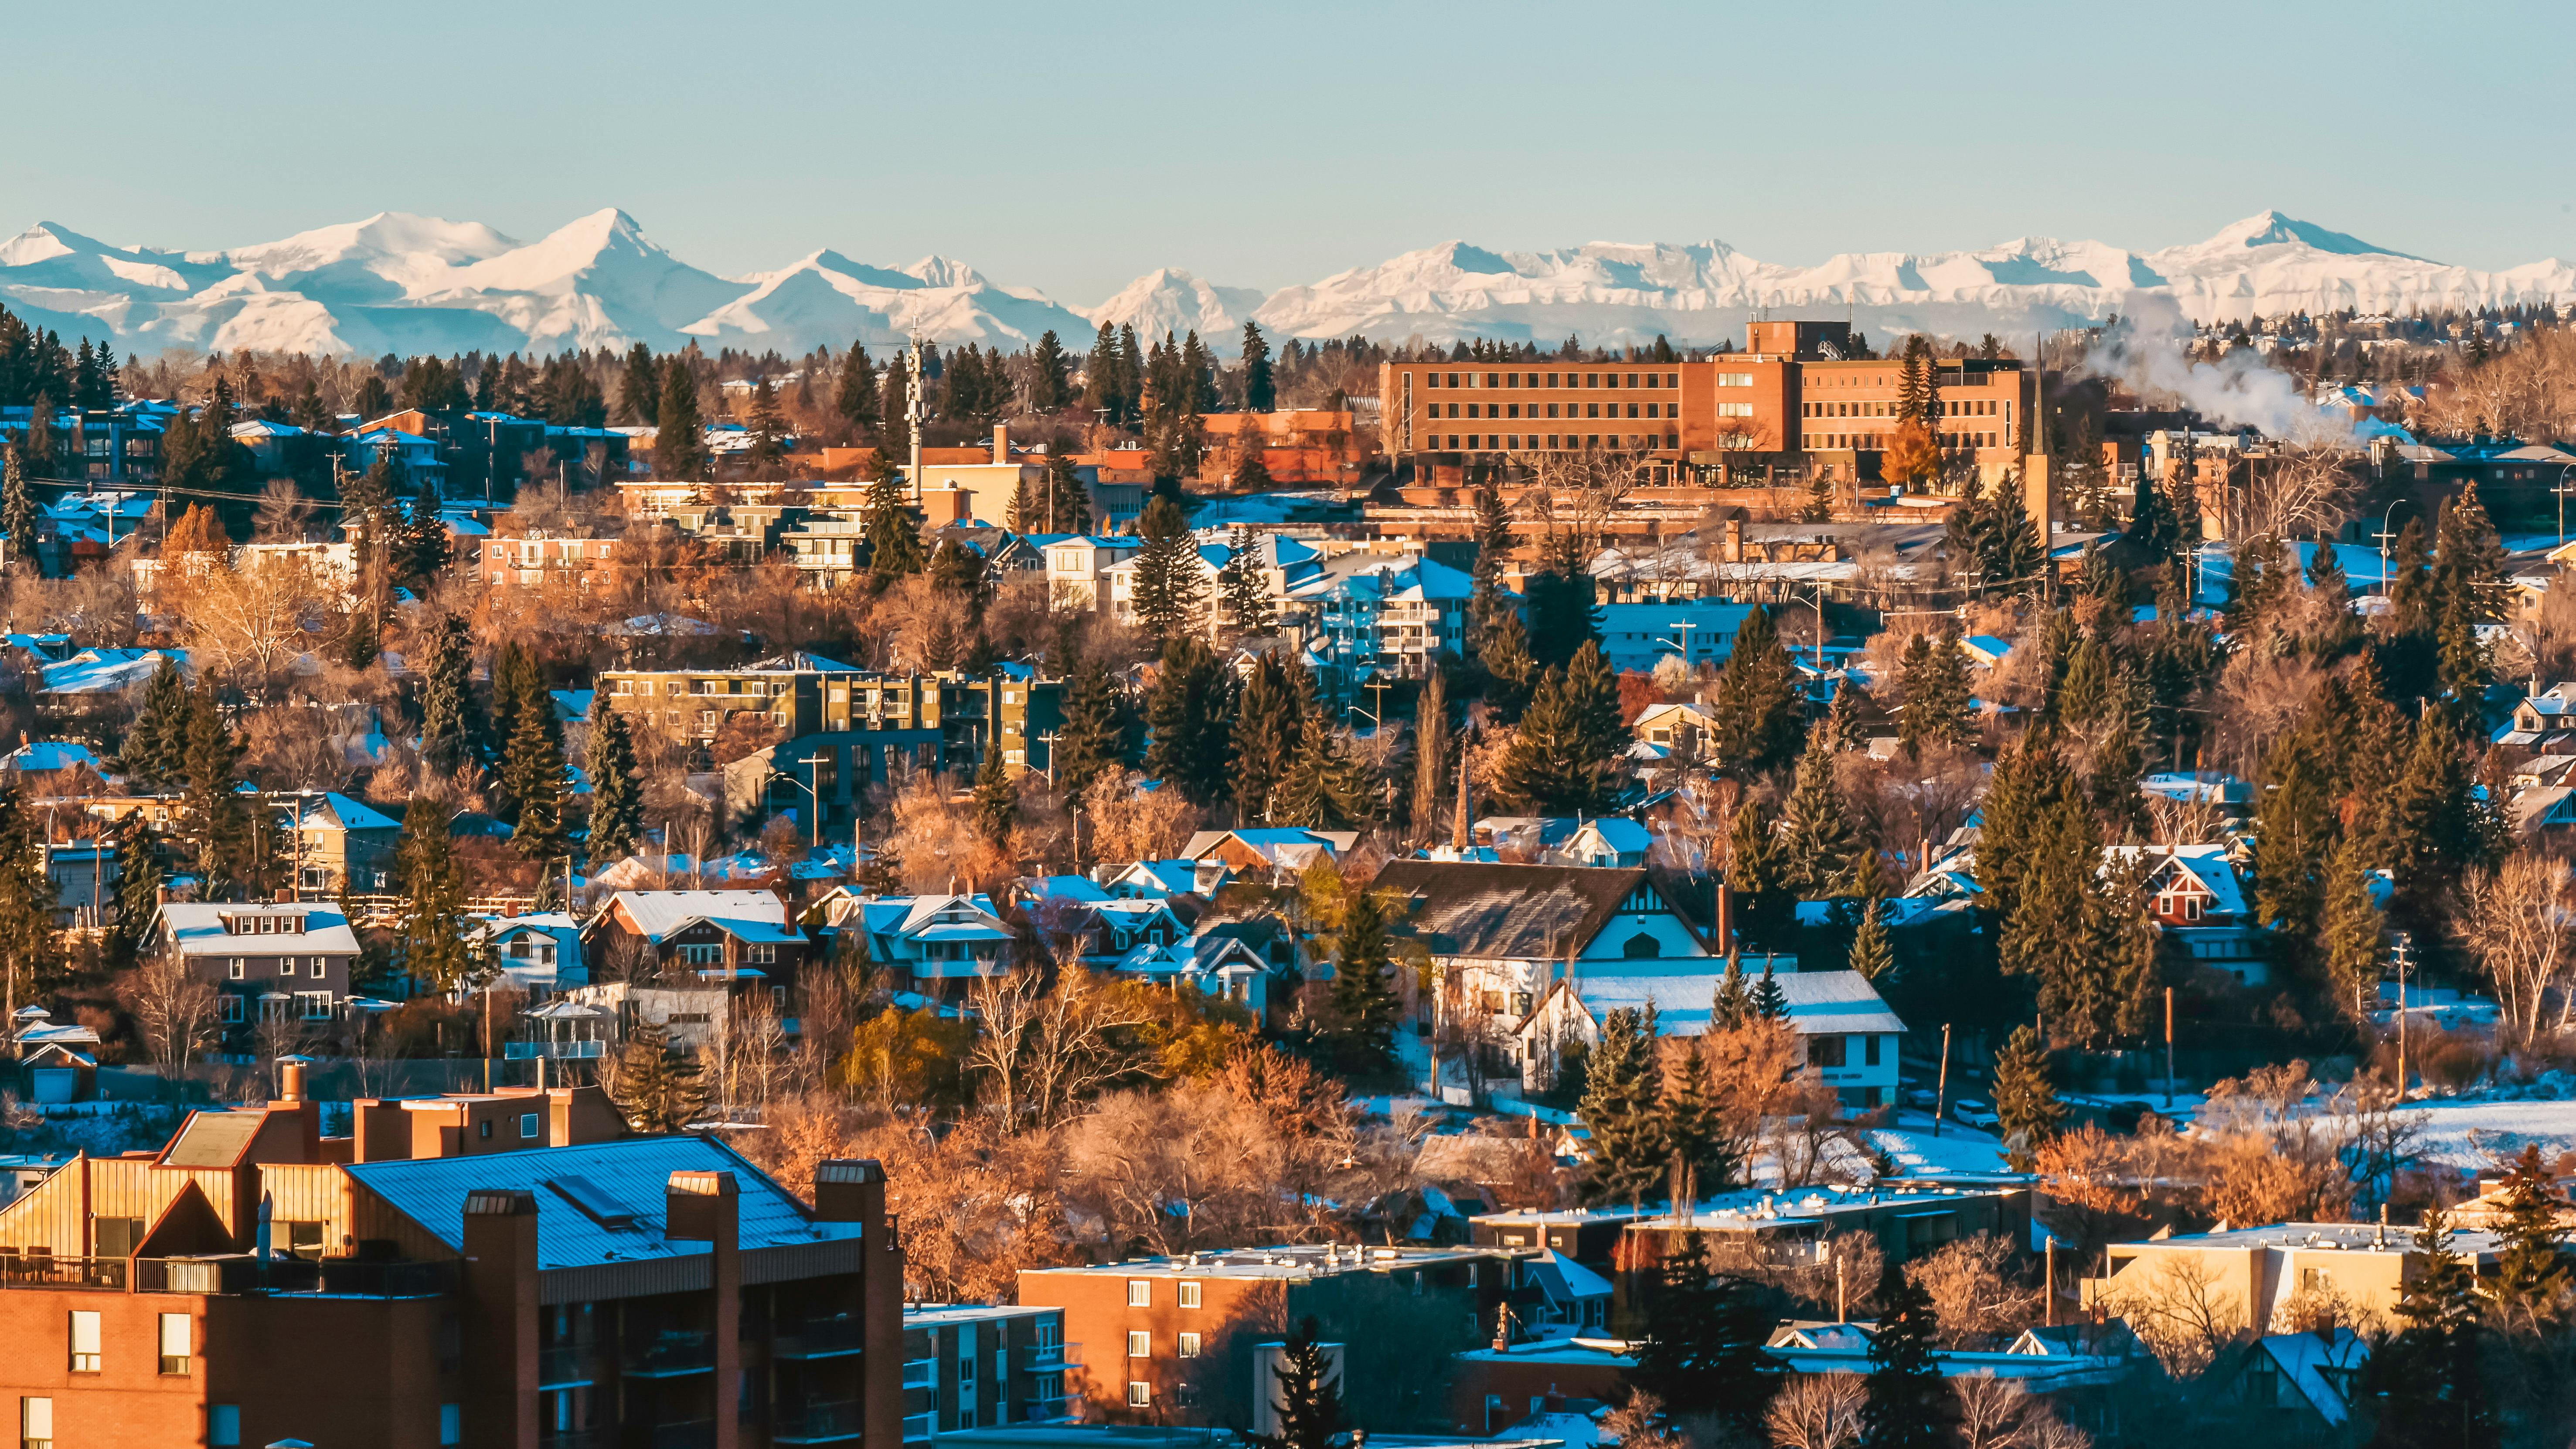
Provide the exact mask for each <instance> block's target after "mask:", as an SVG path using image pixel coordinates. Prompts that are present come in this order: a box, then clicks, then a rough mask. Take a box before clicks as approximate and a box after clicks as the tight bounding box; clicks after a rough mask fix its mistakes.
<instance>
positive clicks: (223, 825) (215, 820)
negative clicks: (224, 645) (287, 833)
mask: <svg viewBox="0 0 2576 1449" xmlns="http://www.w3.org/2000/svg"><path fill="white" fill-rule="evenodd" d="M241 757H242V745H241V740H240V739H239V738H238V737H237V736H235V735H234V734H233V731H232V727H231V726H230V725H227V724H226V723H224V715H223V711H222V710H221V709H220V708H219V707H217V705H216V703H215V699H214V691H213V690H212V689H211V688H207V689H204V690H201V691H200V692H199V694H198V696H197V699H196V701H195V704H194V707H193V708H191V709H190V710H189V712H188V744H187V755H186V761H187V763H186V770H187V776H188V789H187V795H186V799H187V802H188V834H189V836H190V838H191V839H192V840H193V841H194V843H195V845H196V847H197V869H198V872H199V873H200V874H201V875H203V876H204V877H205V879H206V882H207V885H208V886H209V888H210V889H222V888H227V887H229V886H231V885H233V884H235V883H237V882H239V881H241V880H242V879H243V878H244V877H245V876H247V875H249V874H250V873H251V872H253V871H254V870H256V869H257V867H258V864H259V863H258V861H257V860H256V859H255V858H254V856H253V851H252V845H253V842H252V839H251V818H250V811H249V810H248V809H247V808H246V807H245V806H244V805H243V804H242V801H241V796H240V795H239V794H237V793H235V787H236V786H238V785H240V784H241Z"/></svg>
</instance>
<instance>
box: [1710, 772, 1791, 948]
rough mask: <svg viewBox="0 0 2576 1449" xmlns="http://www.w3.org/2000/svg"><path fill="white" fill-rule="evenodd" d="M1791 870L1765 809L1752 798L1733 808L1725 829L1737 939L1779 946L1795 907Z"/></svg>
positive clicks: (1776, 826) (1775, 825)
mask: <svg viewBox="0 0 2576 1449" xmlns="http://www.w3.org/2000/svg"><path fill="white" fill-rule="evenodd" d="M1790 870H1791V863H1790V861H1789V860H1788V856H1787V852H1786V851H1785V850H1784V849H1783V848H1782V846H1781V844H1780V831H1779V822H1778V820H1777V819H1776V818H1775V817H1774V816H1773V815H1772V813H1771V811H1770V808H1769V807H1768V806H1766V805H1764V804H1763V803H1762V802H1760V801H1758V800H1751V799H1747V800H1745V801H1743V802H1741V803H1740V804H1738V805H1737V806H1736V807H1735V818H1734V819H1732V820H1730V821H1728V822H1727V830H1726V881H1727V884H1728V886H1730V887H1731V888H1732V889H1733V890H1734V892H1735V905H1736V909H1735V916H1736V920H1735V929H1736V933H1737V934H1738V935H1740V936H1742V937H1743V938H1744V939H1745V940H1747V941H1750V942H1752V943H1753V944H1755V945H1759V946H1773V945H1777V944H1778V943H1779V939H1780V933H1781V931H1782V930H1783V928H1784V927H1785V926H1786V924H1787V922H1788V920H1789V918H1790V916H1791V915H1792V914H1793V912H1794V910H1795V907H1796V904H1797V892H1796V888H1795V887H1793V886H1792V885H1791V884H1790V883H1789V876H1790Z"/></svg>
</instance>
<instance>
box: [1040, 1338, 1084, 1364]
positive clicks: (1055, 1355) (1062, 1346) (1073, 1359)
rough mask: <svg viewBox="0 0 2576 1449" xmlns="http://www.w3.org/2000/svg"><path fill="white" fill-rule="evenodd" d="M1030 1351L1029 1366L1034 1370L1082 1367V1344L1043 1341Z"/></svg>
mask: <svg viewBox="0 0 2576 1449" xmlns="http://www.w3.org/2000/svg"><path fill="white" fill-rule="evenodd" d="M1028 1353H1029V1362H1028V1367H1029V1368H1031V1369H1033V1370H1034V1369H1052V1368H1080V1367H1082V1345H1081V1344H1078V1343H1041V1344H1039V1345H1038V1346H1037V1347H1035V1348H1032V1349H1030V1350H1029V1351H1028Z"/></svg>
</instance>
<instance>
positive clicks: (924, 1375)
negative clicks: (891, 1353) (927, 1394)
mask: <svg viewBox="0 0 2576 1449" xmlns="http://www.w3.org/2000/svg"><path fill="white" fill-rule="evenodd" d="M938 1383H939V1360H937V1359H935V1358H916V1359H910V1360H907V1361H906V1362H905V1363H904V1366H903V1386H904V1387H905V1388H907V1389H927V1388H933V1387H936V1386H937V1385H938Z"/></svg>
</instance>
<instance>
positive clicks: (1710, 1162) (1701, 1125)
mask: <svg viewBox="0 0 2576 1449" xmlns="http://www.w3.org/2000/svg"><path fill="white" fill-rule="evenodd" d="M1737 980H1738V982H1739V984H1740V983H1741V981H1742V977H1741V976H1740V975H1739V976H1738V978H1737ZM1664 1141H1665V1143H1666V1145H1667V1147H1668V1150H1669V1155H1670V1158H1671V1163H1672V1165H1673V1166H1674V1167H1675V1168H1678V1169H1680V1170H1681V1171H1682V1172H1683V1173H1684V1178H1683V1191H1684V1192H1686V1193H1697V1194H1702V1195H1705V1194H1708V1193H1712V1192H1722V1191H1724V1190H1725V1189H1726V1188H1728V1187H1729V1186H1731V1185H1733V1183H1734V1180H1735V1169H1736V1167H1737V1163H1736V1162H1735V1160H1734V1158H1733V1156H1732V1155H1731V1153H1730V1152H1729V1151H1728V1148H1727V1142H1726V1134H1725V1125H1724V1123H1723V1122H1722V1121H1721V1120H1720V1112H1719V1105H1718V1092H1717V1083H1716V1080H1715V1079H1714V1078H1713V1077H1712V1075H1711V1074H1710V1071H1709V1066H1708V1057H1707V1055H1706V1054H1705V1053H1703V1052H1702V1051H1700V1050H1699V1045H1698V1043H1696V1042H1693V1043H1690V1050H1688V1051H1685V1052H1683V1053H1682V1060H1681V1066H1680V1068H1679V1069H1678V1070H1676V1071H1675V1072H1673V1073H1672V1075H1671V1077H1670V1079H1669V1081H1668V1082H1667V1084H1666V1087H1665V1091H1664Z"/></svg>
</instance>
